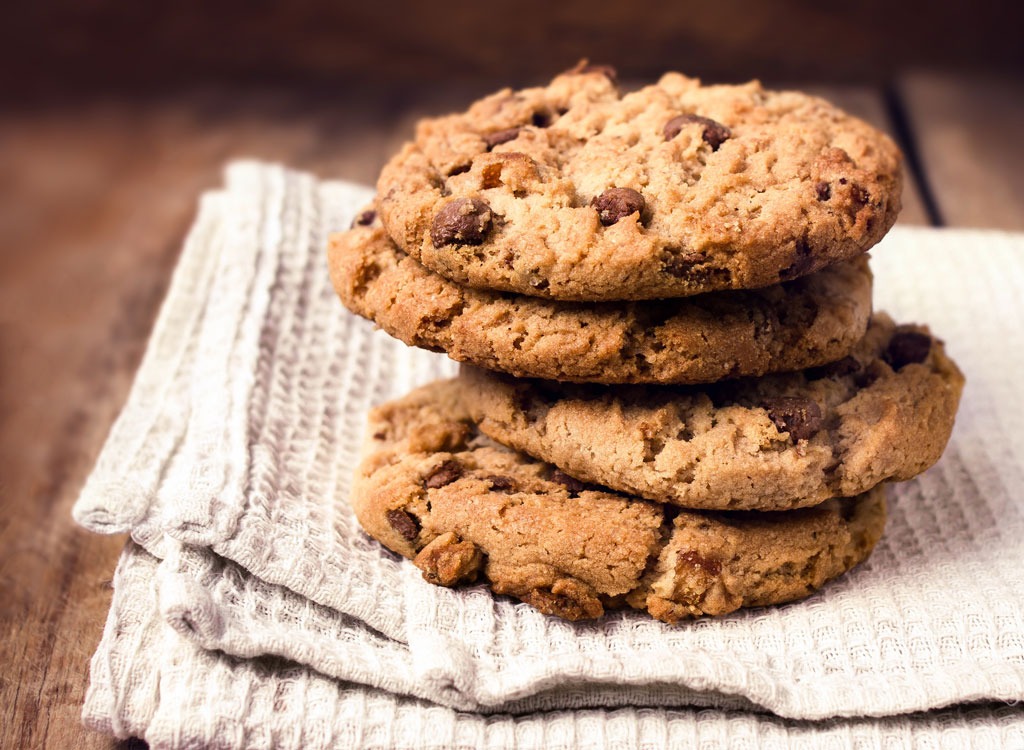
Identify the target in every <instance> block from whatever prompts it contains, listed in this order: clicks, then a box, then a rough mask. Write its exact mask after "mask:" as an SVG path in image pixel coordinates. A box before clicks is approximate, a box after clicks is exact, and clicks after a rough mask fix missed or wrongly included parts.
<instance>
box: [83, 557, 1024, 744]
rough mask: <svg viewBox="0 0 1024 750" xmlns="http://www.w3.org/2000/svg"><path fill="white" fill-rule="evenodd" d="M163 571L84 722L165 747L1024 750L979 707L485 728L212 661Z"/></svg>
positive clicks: (320, 680) (556, 716)
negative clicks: (817, 717) (177, 607)
mask: <svg viewBox="0 0 1024 750" xmlns="http://www.w3.org/2000/svg"><path fill="white" fill-rule="evenodd" d="M160 565H161V564H160V563H159V561H158V560H157V559H156V558H155V557H152V556H151V555H149V554H148V553H147V552H145V551H144V550H142V549H141V548H139V547H138V546H136V545H135V544H133V543H131V542H129V545H128V547H127V548H126V550H125V552H124V554H123V555H122V557H121V561H120V563H119V565H118V569H117V572H116V574H115V575H114V599H113V603H112V605H111V609H110V616H109V618H108V620H107V625H106V628H105V629H104V632H103V639H102V641H101V642H100V645H99V648H98V650H97V652H96V655H95V656H94V657H93V660H92V681H91V683H90V685H89V690H88V693H87V694H86V700H85V708H84V711H83V716H84V719H85V722H86V724H88V725H89V726H90V727H92V728H94V729H97V730H99V731H103V732H106V733H108V734H113V735H115V736H117V737H119V738H126V737H140V738H143V739H145V740H146V741H147V742H148V743H149V745H150V746H151V747H152V748H154V750H158V749H159V748H196V747H203V748H217V749H219V748H225V749H228V748H232V749H233V748H239V749H241V748H247V749H250V750H260V749H262V748H275V749H277V750H289V749H290V748H296V749H301V750H321V749H326V748H353V747H366V748H397V749H399V750H406V749H408V750H414V749H415V750H420V749H424V750H426V749H428V748H436V749H438V750H440V749H442V748H444V749H445V750H447V749H448V748H472V749H477V748H480V749H483V748H520V749H521V750H533V749H537V750H541V749H544V750H559V749H560V748H564V749H566V750H568V749H569V748H572V749H574V750H575V749H589V748H594V749H595V750H596V749H597V748H627V747H628V748H649V749H650V750H654V749H658V750H660V749H661V748H666V747H700V748H705V749H707V750H712V749H713V748H737V749H738V748H755V747H756V748H760V749H761V750H782V749H783V748H785V749H786V750H804V749H806V750H817V748H821V747H829V748H836V750H839V749H840V748H851V749H852V748H866V747H885V748H892V749H893V750H896V749H901V750H902V749H904V748H906V749H910V748H921V749H922V750H923V749H924V748H950V749H951V750H952V749H953V748H956V749H957V750H961V749H963V748H1015V747H1021V746H1024V712H1022V711H1020V709H1019V708H1017V707H1012V706H991V705H983V706H969V707H958V708H951V709H945V710H942V711H935V712H930V713H921V714H910V715H904V716H896V717H890V718H884V719H829V720H826V721H822V722H817V723H811V722H800V721H793V720H790V719H781V718H778V717H774V716H768V715H760V714H756V713H750V712H728V711H722V710H717V709H704V710H696V709H682V710H671V709H665V708H621V709H618V710H613V711H609V710H603V709H576V710H563V711H547V712H536V713H532V714H527V715H524V716H510V715H508V714H503V715H495V716H480V715H478V714H470V713H462V712H459V711H455V710H453V709H450V708H443V707H441V706H437V705H434V704H431V703H427V702H425V701H420V700H415V699H412V698H405V697H401V696H396V695H394V694H392V693H388V692H385V691H382V690H377V689H374V688H368V687H365V686H363V685H358V684H352V683H345V682H339V681H337V680H332V679H329V678H326V677H324V676H323V675H321V674H319V673H318V672H316V671H314V670H311V669H309V668H307V667H302V666H298V665H295V664H292V663H288V662H284V661H281V660H279V659H273V658H266V657H264V658H256V659H237V658H233V657H230V656H227V655H225V654H223V653H220V652H217V651H207V650H204V649H202V648H199V647H197V646H196V645H195V644H193V643H192V642H190V641H189V640H187V639H185V638H182V637H181V636H180V635H179V634H178V633H176V632H175V631H174V629H172V628H171V627H169V626H168V625H167V623H166V622H165V621H164V619H163V617H162V616H161V613H160V610H159V607H158V606H157V589H158V588H159V586H155V585H154V583H155V582H157V581H160V579H161V576H160V573H159V571H158V568H159V567H160Z"/></svg>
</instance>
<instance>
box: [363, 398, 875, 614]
mask: <svg viewBox="0 0 1024 750" xmlns="http://www.w3.org/2000/svg"><path fill="white" fill-rule="evenodd" d="M460 390H461V386H460V385H459V383H458V381H439V382H436V383H433V384H431V385H428V386H425V387H423V388H420V389H418V390H416V391H414V392H412V393H411V394H409V395H408V396H406V397H405V398H402V399H399V400H397V401H392V402H390V403H387V404H384V405H382V406H380V407H378V408H377V409H375V410H374V411H373V412H372V413H371V415H370V424H369V438H368V443H367V448H366V454H365V456H364V459H363V462H362V464H361V465H360V467H359V470H358V472H357V475H356V480H355V483H354V486H353V491H352V506H353V508H354V510H355V513H356V517H357V518H358V519H359V522H360V523H361V524H362V526H363V528H364V529H365V530H366V531H367V532H368V533H369V534H370V535H371V536H372V537H374V538H375V539H377V540H378V541H380V542H381V543H382V544H384V545H385V546H386V547H388V548H389V549H391V550H393V551H394V552H397V553H399V554H401V555H404V556H405V557H408V558H411V559H413V560H414V562H415V564H416V565H417V566H418V567H419V568H420V569H421V570H423V577H424V578H425V579H426V580H427V581H429V582H431V583H435V584H439V585H443V586H454V585H457V584H460V583H468V582H472V581H474V580H476V579H477V578H478V577H482V578H484V579H485V580H486V581H488V582H489V583H490V586H491V588H492V589H493V590H494V592H495V593H498V594H509V595H512V596H515V597H518V598H519V599H521V600H523V601H524V602H526V603H528V604H531V605H533V606H534V607H536V608H537V609H539V610H540V611H541V612H543V613H545V614H549V615H556V616H558V617H563V618H565V619H568V620H583V619H592V618H596V617H600V616H601V615H602V614H603V613H604V612H605V610H606V609H613V608H621V607H633V608H636V609H642V610H647V611H648V612H649V613H650V614H651V615H653V616H654V617H656V618H658V619H659V620H663V621H665V622H668V623H674V622H677V621H679V620H681V619H685V618H690V617H699V616H701V615H724V614H728V613H729V612H733V611H735V610H736V609H739V608H740V607H757V606H763V605H768V604H780V603H783V602H788V601H793V600H796V599H800V598H803V597H805V596H808V595H810V594H811V593H813V592H814V591H815V590H816V589H818V588H819V587H821V586H822V585H823V584H824V583H825V582H826V581H828V580H830V579H832V578H835V577H836V576H839V575H841V574H842V573H844V572H846V571H847V570H849V569H850V568H852V567H853V566H855V565H857V564H858V563H860V562H862V561H863V560H865V559H866V558H867V557H868V555H869V554H870V553H871V550H872V548H873V547H874V545H875V543H876V542H877V541H878V539H879V537H880V536H881V535H882V530H883V527H884V525H885V493H884V489H882V488H881V487H876V488H874V489H872V490H870V491H868V492H865V493H863V494H861V495H858V496H856V497H853V498H844V499H835V500H828V501H826V502H824V503H822V504H820V505H818V506H816V507H813V508H804V509H800V510H793V511H787V512H775V513H755V512H694V511H686V510H680V509H678V508H675V507H672V506H666V505H660V504H657V503H653V502H650V501H646V500H641V499H637V498H633V497H629V496H626V495H621V494H617V493H614V492H612V491H609V490H606V489H603V488H599V487H595V486H591V485H584V484H582V483H580V482H579V481H577V480H575V479H573V478H571V477H569V476H567V475H565V474H563V473H562V472H561V471H559V470H558V469H557V468H555V467H554V466H551V465H550V464H545V463H543V462H540V461H537V460H535V459H533V458H530V457H529V456H526V455H525V454H521V453H517V452H516V451H513V450H511V449H510V448H506V447H505V446H502V445H500V444H498V443H496V442H494V441H492V440H491V439H490V438H487V437H486V436H484V435H482V434H481V433H479V431H478V430H477V429H476V427H475V425H474V424H473V423H472V422H471V421H470V419H469V416H468V414H467V411H466V409H465V407H464V406H463V404H462V403H461V400H460Z"/></svg>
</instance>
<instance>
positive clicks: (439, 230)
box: [430, 198, 491, 247]
mask: <svg viewBox="0 0 1024 750" xmlns="http://www.w3.org/2000/svg"><path fill="white" fill-rule="evenodd" d="M490 229H491V207H490V206H488V205H487V204H486V203H485V202H484V201H482V200H480V199H479V198H456V199H455V200H453V201H451V202H450V203H448V204H446V205H445V207H444V208H442V209H441V210H440V211H438V212H437V216H435V217H434V223H433V224H432V225H431V227H430V239H431V241H432V242H433V243H434V246H435V247H440V246H441V245H479V244H480V243H481V242H483V241H484V238H485V237H486V236H487V233H488V232H489V231H490Z"/></svg>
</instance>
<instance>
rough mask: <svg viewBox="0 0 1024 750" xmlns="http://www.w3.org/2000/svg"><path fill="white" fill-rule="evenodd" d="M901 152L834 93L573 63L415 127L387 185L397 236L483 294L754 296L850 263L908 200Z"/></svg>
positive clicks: (387, 212)
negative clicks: (726, 292) (638, 85)
mask: <svg viewBox="0 0 1024 750" xmlns="http://www.w3.org/2000/svg"><path fill="white" fill-rule="evenodd" d="M901 186H902V178H901V155H900V153H899V150H898V149H897V147H896V146H895V144H894V143H893V142H892V140H890V139H889V138H888V137H887V136H885V135H884V134H883V133H881V132H879V131H878V130H876V129H874V128H873V127H871V126H869V125H867V124H866V123H864V122H862V121H861V120H858V119H856V118H854V117H851V116H849V115H847V114H845V113H844V112H842V111H840V110H839V109H837V108H836V107H834V106H832V105H830V104H829V103H827V102H825V101H823V100H822V99H818V98H816V97H813V96H808V95H806V94H801V93H798V92H793V91H782V92H778V91H766V90H764V89H763V88H762V87H761V85H760V84H759V83H757V82H756V81H755V82H751V83H747V84H743V85H739V86H704V85H701V83H700V81H698V80H696V79H693V78H687V77H685V76H683V75H680V74H678V73H668V74H666V75H664V76H663V77H662V78H661V79H660V80H659V81H658V82H657V83H656V84H654V85H651V86H647V87H644V88H642V89H640V90H638V91H634V92H632V93H628V94H625V95H623V94H621V93H620V92H619V90H618V89H617V88H616V86H615V84H614V82H613V81H612V79H611V77H609V76H608V75H607V74H606V72H602V71H601V70H596V69H592V68H585V69H583V68H581V69H577V70H574V71H570V72H569V73H566V74H563V75H560V76H557V77H556V78H555V79H554V80H553V81H552V82H551V83H550V84H549V85H547V86H543V87H537V88H529V89H524V90H521V91H512V90H510V89H505V90H503V91H499V92H497V93H496V94H493V95H491V96H488V97H486V98H484V99H482V100H481V101H478V102H476V103H475V104H473V105H472V106H470V107H469V109H468V110H466V111H465V112H463V113H459V114H453V115H449V116H446V117H439V118H435V119H428V120H424V121H422V122H421V123H420V124H419V126H418V128H417V131H416V137H415V139H414V140H413V141H412V142H411V143H408V144H406V146H405V147H404V148H403V149H402V150H401V151H400V152H399V153H398V154H397V155H396V156H395V157H394V158H393V159H392V160H391V161H390V162H389V163H388V164H387V166H386V167H385V168H384V170H383V171H382V173H381V175H380V179H379V181H378V193H379V196H380V206H379V208H380V214H381V217H382V219H383V222H384V225H385V227H386V228H387V230H388V234H389V235H390V236H391V237H393V238H394V239H395V241H396V242H397V243H398V245H399V246H400V247H401V248H402V249H403V250H404V251H405V252H406V253H408V254H409V255H411V256H412V257H414V258H416V259H417V260H418V261H420V262H421V263H422V264H423V265H425V266H427V267H428V268H430V269H432V270H434V271H436V272H437V273H440V274H442V275H444V276H446V277H448V278H450V279H452V280H454V281H457V282H459V283H460V284H464V285H467V286H472V287H475V288H486V289H496V290H502V291H511V292H517V293H519V294H526V295H534V296H540V297H550V298H553V299H562V300H626V299H653V298H665V297H681V296H689V295H694V294H699V293H704V292H710V291H715V290H721V289H752V288H759V287H763V286H768V285H771V284H776V283H778V282H780V281H787V280H791V279H793V278H796V277H799V276H803V275H806V274H809V273H812V272H814V271H816V270H818V269H821V268H824V267H825V266H828V265H831V264H833V263H836V262H839V261H842V260H848V259H850V258H853V257H855V256H857V255H859V254H861V253H863V252H865V251H866V250H868V249H869V248H870V247H871V246H872V245H874V244H875V243H876V242H878V241H879V240H880V239H881V238H882V236H883V235H884V234H885V233H886V231H887V230H888V229H889V228H890V227H891V226H892V224H893V222H894V221H895V220H896V215H897V213H898V212H899V208H900V190H901Z"/></svg>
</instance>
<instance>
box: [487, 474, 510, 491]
mask: <svg viewBox="0 0 1024 750" xmlns="http://www.w3.org/2000/svg"><path fill="white" fill-rule="evenodd" d="M486 480H487V482H488V484H490V485H491V489H492V490H498V491H499V492H507V491H509V490H514V489H515V488H516V482H515V480H514V479H513V478H512V477H506V476H503V475H501V474H493V475H491V476H489V477H486Z"/></svg>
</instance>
